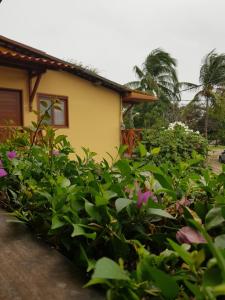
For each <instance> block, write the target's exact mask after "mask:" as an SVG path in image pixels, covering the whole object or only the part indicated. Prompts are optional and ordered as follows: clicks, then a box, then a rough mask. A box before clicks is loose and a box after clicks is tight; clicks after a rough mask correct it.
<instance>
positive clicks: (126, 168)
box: [116, 159, 131, 175]
mask: <svg viewBox="0 0 225 300" xmlns="http://www.w3.org/2000/svg"><path fill="white" fill-rule="evenodd" d="M116 166H117V168H118V169H119V170H120V172H121V173H122V175H129V174H130V172H131V168H130V165H129V162H128V161H127V160H125V159H124V160H119V161H118V162H117V163H116Z"/></svg>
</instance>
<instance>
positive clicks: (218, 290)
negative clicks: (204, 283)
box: [212, 283, 225, 296]
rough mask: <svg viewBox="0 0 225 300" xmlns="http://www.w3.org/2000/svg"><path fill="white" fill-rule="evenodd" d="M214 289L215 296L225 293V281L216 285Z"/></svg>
mask: <svg viewBox="0 0 225 300" xmlns="http://www.w3.org/2000/svg"><path fill="white" fill-rule="evenodd" d="M212 291H213V294H214V295H215V296H221V295H225V283H222V284H219V285H217V286H215V287H214V288H213V289H212Z"/></svg>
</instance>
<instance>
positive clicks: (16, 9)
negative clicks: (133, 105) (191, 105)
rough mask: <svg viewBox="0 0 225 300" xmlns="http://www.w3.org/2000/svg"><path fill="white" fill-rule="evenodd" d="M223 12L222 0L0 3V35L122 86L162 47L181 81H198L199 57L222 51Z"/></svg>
mask: <svg viewBox="0 0 225 300" xmlns="http://www.w3.org/2000/svg"><path fill="white" fill-rule="evenodd" d="M224 13H225V1H224V0H64V1H62V0H3V1H2V3H1V4H0V34H1V35H4V36H6V37H8V38H11V39H15V40H17V41H19V42H22V43H25V44H28V45H30V46H33V47H35V48H38V49H40V50H44V51H46V52H47V53H49V54H51V55H54V56H56V57H59V58H63V59H69V60H70V59H72V60H74V61H76V62H82V63H83V64H84V65H86V66H90V67H93V68H96V69H97V70H98V72H99V74H100V75H102V76H104V77H106V78H109V79H111V80H113V81H116V82H118V83H121V84H124V83H127V82H129V81H133V80H135V74H134V72H133V66H134V65H138V66H141V65H142V63H143V62H144V59H145V58H146V56H147V55H148V53H150V52H151V51H152V50H153V49H155V48H162V49H163V50H165V51H167V52H169V53H170V54H171V55H172V56H173V57H175V58H176V59H177V64H178V76H179V80H180V81H188V82H194V83H198V76H199V69H200V66H201V60H202V58H203V57H204V56H205V55H206V54H207V53H208V52H209V51H211V50H212V49H214V48H215V49H216V50H217V52H219V53H221V52H225V18H224ZM189 97H190V94H187V93H185V94H184V95H183V100H185V99H186V98H187V99H189Z"/></svg>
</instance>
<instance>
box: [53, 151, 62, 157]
mask: <svg viewBox="0 0 225 300" xmlns="http://www.w3.org/2000/svg"><path fill="white" fill-rule="evenodd" d="M59 154H60V152H59V150H52V155H55V156H57V155H59Z"/></svg>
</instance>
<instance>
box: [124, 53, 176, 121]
mask: <svg viewBox="0 0 225 300" xmlns="http://www.w3.org/2000/svg"><path fill="white" fill-rule="evenodd" d="M134 72H135V74H136V76H137V80H136V81H132V82H129V83H128V84H127V86H129V87H131V88H133V89H136V90H140V91H143V92H146V93H149V94H154V95H155V96H157V98H158V101H157V103H154V104H152V103H145V104H140V105H138V106H136V107H135V108H134V109H133V111H131V112H133V114H134V115H135V116H136V117H135V118H134V124H135V126H138V127H150V126H151V125H152V124H153V123H155V121H156V119H157V118H159V119H162V118H164V120H157V123H158V124H164V123H166V120H167V117H168V119H171V118H172V119H174V118H175V119H176V117H177V114H176V113H175V111H176V110H177V103H178V102H179V101H180V94H179V90H178V86H179V85H178V79H177V73H176V60H175V59H174V58H173V57H171V55H170V54H169V53H167V52H165V51H163V50H162V49H159V48H158V49H155V50H153V51H152V52H151V53H150V54H149V55H148V56H147V58H146V59H145V61H144V63H143V65H142V67H138V66H135V67H134ZM137 112H138V113H139V115H137V114H136V113H137ZM129 117H132V115H131V113H130V114H129ZM130 123H131V122H130ZM136 124H138V125H136Z"/></svg>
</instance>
